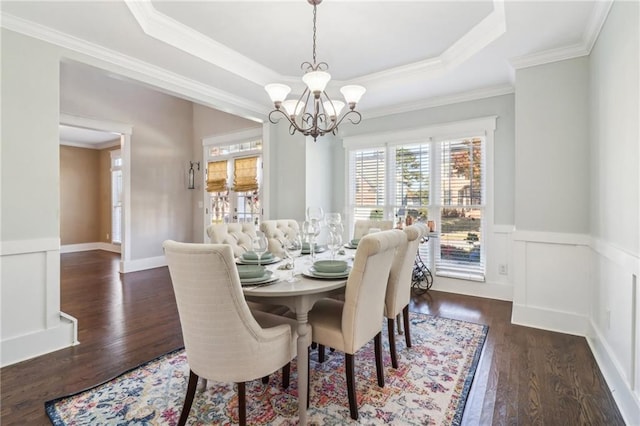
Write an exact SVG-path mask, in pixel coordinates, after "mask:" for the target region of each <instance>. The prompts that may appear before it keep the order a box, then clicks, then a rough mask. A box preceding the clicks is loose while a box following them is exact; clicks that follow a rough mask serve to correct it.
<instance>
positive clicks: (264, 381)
mask: <svg viewBox="0 0 640 426" xmlns="http://www.w3.org/2000/svg"><path fill="white" fill-rule="evenodd" d="M268 383H269V375H266V376H264V377H263V378H262V384H263V385H266V384H268Z"/></svg>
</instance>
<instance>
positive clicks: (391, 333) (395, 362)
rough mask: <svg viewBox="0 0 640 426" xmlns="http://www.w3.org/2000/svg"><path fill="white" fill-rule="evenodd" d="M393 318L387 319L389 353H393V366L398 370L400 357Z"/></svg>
mask: <svg viewBox="0 0 640 426" xmlns="http://www.w3.org/2000/svg"><path fill="white" fill-rule="evenodd" d="M394 322H395V320H394V319H393V318H387V331H388V332H389V352H391V366H392V367H393V368H398V355H397V354H396V336H395V334H394V331H393V330H394Z"/></svg>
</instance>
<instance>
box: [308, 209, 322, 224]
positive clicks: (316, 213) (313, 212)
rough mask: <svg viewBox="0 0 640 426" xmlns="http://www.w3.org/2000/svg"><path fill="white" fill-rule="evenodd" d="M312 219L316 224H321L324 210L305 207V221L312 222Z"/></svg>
mask: <svg viewBox="0 0 640 426" xmlns="http://www.w3.org/2000/svg"><path fill="white" fill-rule="evenodd" d="M314 219H315V220H317V221H318V222H322V221H323V220H324V210H322V207H314V206H310V207H307V220H308V221H312V220H314Z"/></svg>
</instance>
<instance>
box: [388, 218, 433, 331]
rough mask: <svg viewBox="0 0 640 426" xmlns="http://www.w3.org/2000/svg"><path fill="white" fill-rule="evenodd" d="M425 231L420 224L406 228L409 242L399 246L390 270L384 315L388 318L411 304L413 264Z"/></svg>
mask: <svg viewBox="0 0 640 426" xmlns="http://www.w3.org/2000/svg"><path fill="white" fill-rule="evenodd" d="M423 232H424V228H423V227H421V226H419V225H411V226H407V227H406V228H405V229H404V233H405V234H406V235H407V243H406V244H402V245H401V246H400V247H398V250H397V251H396V254H395V257H394V259H393V264H392V265H391V271H390V272H389V281H388V283H387V295H386V297H385V302H384V315H385V316H386V317H387V318H395V316H396V315H398V314H399V313H400V312H402V309H404V307H405V306H407V305H408V304H409V301H410V299H411V280H412V277H413V265H414V263H415V261H416V254H417V253H418V246H419V245H420V240H421V239H422V235H423Z"/></svg>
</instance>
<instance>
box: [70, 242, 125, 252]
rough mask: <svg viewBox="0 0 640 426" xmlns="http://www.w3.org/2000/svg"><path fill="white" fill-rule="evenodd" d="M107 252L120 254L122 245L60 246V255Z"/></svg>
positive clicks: (87, 244) (98, 243) (85, 244)
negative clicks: (97, 251) (81, 252)
mask: <svg viewBox="0 0 640 426" xmlns="http://www.w3.org/2000/svg"><path fill="white" fill-rule="evenodd" d="M91 250H105V251H110V252H113V253H120V245H118V244H111V243H103V242H96V243H82V244H65V245H63V246H60V253H75V252H79V251H91Z"/></svg>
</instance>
